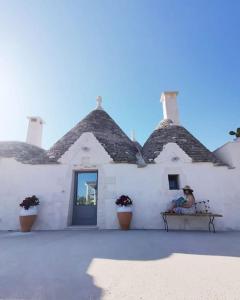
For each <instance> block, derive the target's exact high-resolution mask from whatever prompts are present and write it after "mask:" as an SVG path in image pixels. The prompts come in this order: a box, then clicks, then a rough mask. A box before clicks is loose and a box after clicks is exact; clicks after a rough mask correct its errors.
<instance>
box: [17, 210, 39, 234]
mask: <svg viewBox="0 0 240 300" xmlns="http://www.w3.org/2000/svg"><path fill="white" fill-rule="evenodd" d="M36 218H37V208H36V206H33V207H30V208H29V209H24V208H22V209H21V211H20V216H19V221H20V225H21V231H22V232H29V231H31V229H32V226H33V224H34V222H35V220H36Z"/></svg>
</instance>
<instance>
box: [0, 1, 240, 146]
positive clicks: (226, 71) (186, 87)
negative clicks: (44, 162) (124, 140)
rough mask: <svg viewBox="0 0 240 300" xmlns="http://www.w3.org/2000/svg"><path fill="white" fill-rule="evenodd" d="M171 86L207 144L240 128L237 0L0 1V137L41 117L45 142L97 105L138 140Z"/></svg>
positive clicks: (12, 136) (186, 120)
mask: <svg viewBox="0 0 240 300" xmlns="http://www.w3.org/2000/svg"><path fill="white" fill-rule="evenodd" d="M164 90H178V91H179V92H180V93H179V109H180V117H181V123H182V125H184V126H185V127H186V128H187V129H189V130H190V131H191V132H192V133H193V134H194V135H195V136H196V137H197V138H199V139H200V140H201V141H202V142H203V143H204V144H205V145H206V146H207V147H208V148H210V149H211V150H214V149H215V148H217V147H218V146H220V145H221V144H223V143H225V142H226V141H228V140H230V139H232V137H230V136H228V131H229V130H232V129H235V128H236V127H240V113H239V111H240V1H238V0H236V1H234V0H231V1H226V0H225V1H221V0H217V1H213V0H211V1H209V0H207V1H204V0H201V1H195V0H192V1H187V0H176V1H171V0H165V1H162V0H156V1H154V0H144V1H143V0H136V1H135V0H115V1H112V0H111V1H110V0H109V1H104V0H101V1H97V0H96V1H91V0H86V1H81V0H78V1H71V0H66V1H61V0H58V1H53V0H47V1H46V0H41V1H37V0H35V1H28V0H24V1H23V0H22V1H21V0H16V1H12V0H5V1H4V0H0V105H1V106H0V108H1V110H0V140H25V136H26V129H27V120H26V116H29V115H39V116H41V117H42V118H43V119H44V120H45V121H46V125H45V127H44V137H43V139H44V140H43V146H44V147H45V148H49V147H50V146H51V145H52V144H53V143H54V142H55V141H56V140H58V139H59V138H60V137H62V135H63V134H65V133H66V132H67V131H68V130H69V129H71V128H72V127H73V126H74V125H75V124H76V123H77V122H78V121H79V120H81V119H82V118H83V117H84V116H85V115H86V114H88V113H89V112H90V111H91V110H92V109H94V108H95V105H96V102H95V98H96V96H97V95H101V96H102V97H103V106H104V108H105V110H106V111H107V112H108V113H109V114H110V115H111V116H112V117H113V118H114V119H115V121H116V122H117V123H118V124H119V125H120V127H121V128H122V129H123V130H124V131H125V132H126V133H127V134H130V132H131V130H132V129H135V130H136V135H137V139H138V140H139V142H141V143H143V142H144V141H145V140H146V139H147V138H148V136H149V135H150V134H151V132H152V131H153V129H154V128H155V126H156V125H157V123H158V122H159V121H160V120H161V119H162V107H161V105H160V102H159V98H160V93H161V92H162V91H164Z"/></svg>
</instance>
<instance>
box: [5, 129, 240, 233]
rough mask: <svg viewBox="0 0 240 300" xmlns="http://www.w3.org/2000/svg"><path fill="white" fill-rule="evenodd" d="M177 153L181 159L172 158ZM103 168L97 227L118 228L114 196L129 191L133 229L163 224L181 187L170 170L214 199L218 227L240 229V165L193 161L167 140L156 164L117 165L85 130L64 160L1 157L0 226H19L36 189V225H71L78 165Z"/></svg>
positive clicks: (197, 224)
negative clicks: (172, 182) (171, 182)
mask: <svg viewBox="0 0 240 300" xmlns="http://www.w3.org/2000/svg"><path fill="white" fill-rule="evenodd" d="M173 157H175V158H176V157H178V159H177V160H176V159H174V160H172V158H173ZM92 169H94V170H98V174H99V182H98V187H99V191H98V216H97V217H98V227H99V228H102V229H112V228H118V222H117V217H116V207H115V204H114V202H115V200H116V198H117V197H119V196H120V195H122V194H128V195H129V196H130V197H131V198H132V199H133V201H134V212H133V221H132V228H145V229H150V228H156V229H157V228H163V223H162V220H161V218H160V212H161V211H163V210H165V209H166V207H167V205H168V203H169V202H170V201H171V200H172V199H174V198H176V197H178V196H179V195H180V194H181V191H170V190H169V186H168V174H179V175H180V184H181V186H184V185H185V184H189V185H191V186H192V188H193V189H194V192H195V196H196V198H197V200H207V199H209V200H210V201H211V202H210V204H211V207H212V209H213V211H214V212H217V213H222V214H223V215H224V218H222V219H219V220H218V219H217V220H216V225H217V228H218V229H222V230H225V229H227V230H228V229H240V218H239V211H240V185H239V178H240V172H239V169H229V168H227V167H215V166H213V165H212V164H211V163H192V162H191V159H190V158H189V157H188V156H187V155H186V153H184V152H183V151H182V150H181V149H180V148H179V147H178V146H177V145H176V144H172V143H170V144H168V145H166V146H165V148H164V150H163V151H162V152H161V153H160V155H159V156H158V157H157V159H156V163H155V164H151V165H148V166H147V167H145V168H137V166H136V165H134V164H115V163H113V162H112V159H111V157H110V156H109V155H108V154H107V153H106V151H105V150H104V148H103V147H102V146H101V145H100V144H99V143H98V141H97V140H96V139H95V137H94V136H93V135H92V134H84V135H82V136H81V138H80V139H79V140H78V141H77V142H76V143H75V144H74V145H73V146H72V147H71V148H70V149H69V150H68V151H67V152H66V153H65V155H64V156H63V157H62V158H61V164H59V165H25V164H21V163H19V162H16V161H15V160H14V159H9V158H8V159H6V158H2V159H0V229H1V230H9V229H18V228H19V223H18V212H19V207H18V204H19V203H20V202H21V201H22V200H23V199H24V198H25V197H26V196H30V195H33V194H35V195H36V196H38V197H39V198H40V201H41V205H40V206H39V216H38V219H37V222H36V225H35V229H64V228H66V227H67V226H68V225H70V224H71V208H72V199H73V173H74V170H92ZM189 220H190V219H189V218H183V219H181V220H180V221H179V220H176V221H174V219H170V226H171V227H172V228H178V229H179V228H182V229H183V228H185V229H206V228H207V220H206V219H202V220H199V219H197V220H195V219H194V220H192V221H191V222H190V223H189Z"/></svg>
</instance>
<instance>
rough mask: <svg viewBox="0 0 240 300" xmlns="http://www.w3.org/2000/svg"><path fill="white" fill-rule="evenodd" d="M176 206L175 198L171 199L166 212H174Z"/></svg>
mask: <svg viewBox="0 0 240 300" xmlns="http://www.w3.org/2000/svg"><path fill="white" fill-rule="evenodd" d="M176 207H177V203H176V200H172V203H171V206H170V207H169V209H168V210H167V212H170V213H172V212H174V208H176Z"/></svg>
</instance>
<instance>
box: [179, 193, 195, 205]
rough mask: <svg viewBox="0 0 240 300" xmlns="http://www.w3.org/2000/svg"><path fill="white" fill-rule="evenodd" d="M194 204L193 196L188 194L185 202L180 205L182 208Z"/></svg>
mask: <svg viewBox="0 0 240 300" xmlns="http://www.w3.org/2000/svg"><path fill="white" fill-rule="evenodd" d="M193 204H194V197H193V196H192V195H189V196H188V197H187V202H186V203H185V204H184V205H183V206H182V207H184V208H190V207H192V206H193Z"/></svg>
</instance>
